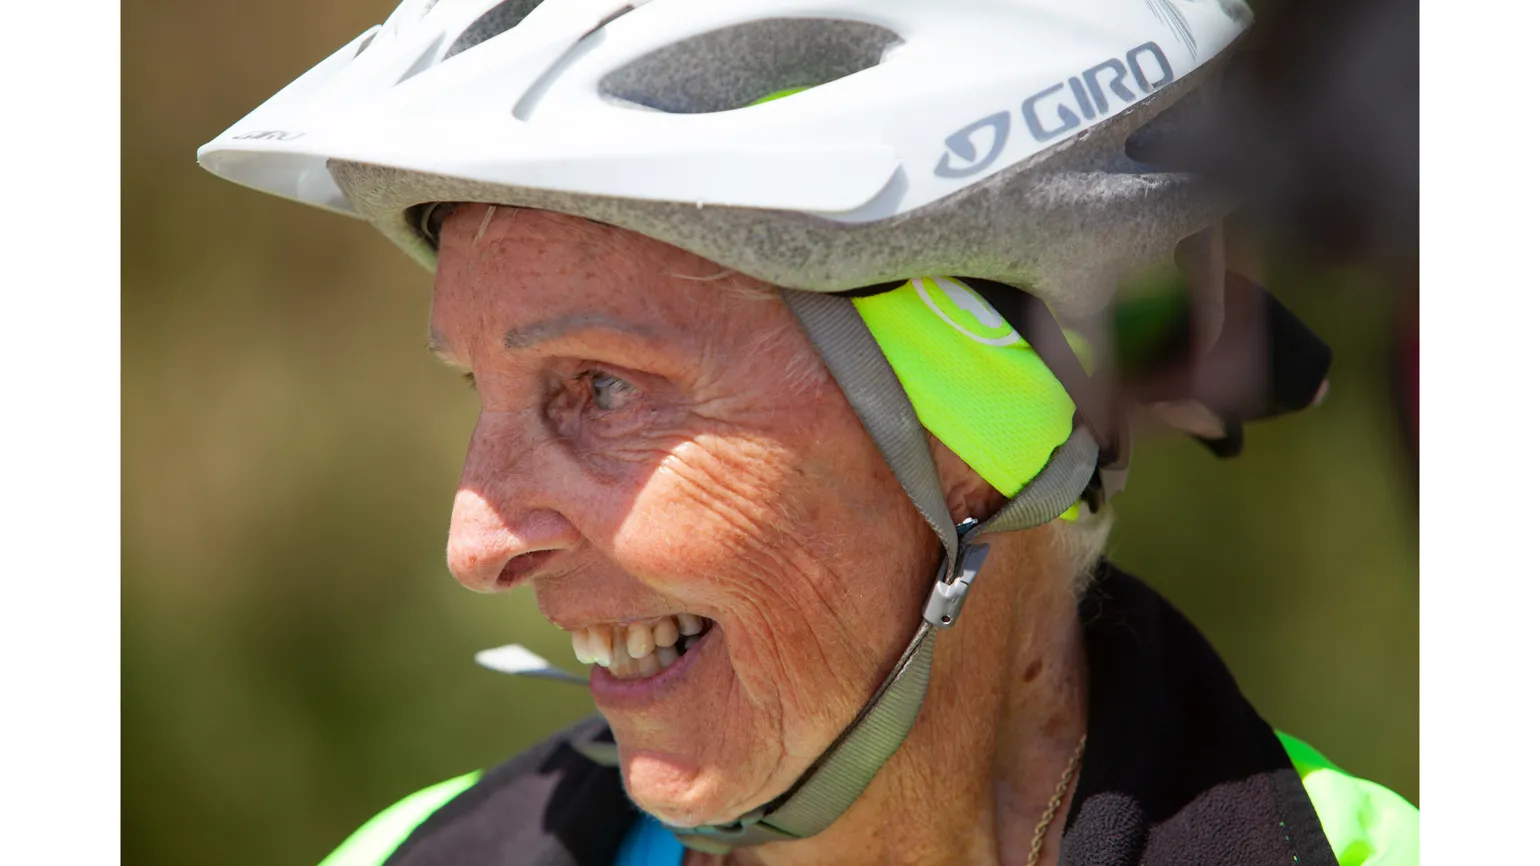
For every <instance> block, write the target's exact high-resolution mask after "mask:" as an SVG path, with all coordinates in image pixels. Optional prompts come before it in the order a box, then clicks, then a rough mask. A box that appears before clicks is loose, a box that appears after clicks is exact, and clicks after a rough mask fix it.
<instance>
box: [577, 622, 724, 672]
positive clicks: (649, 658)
mask: <svg viewBox="0 0 1540 866" xmlns="http://www.w3.org/2000/svg"><path fill="white" fill-rule="evenodd" d="M713 625H714V623H712V621H711V620H709V619H705V618H704V617H699V616H695V615H694V614H688V613H681V614H673V615H670V616H664V617H658V618H657V619H651V620H641V621H638V622H629V623H614V624H611V625H599V626H592V627H589V628H580V629H578V630H576V631H574V632H572V652H573V654H574V655H576V656H577V660H578V661H579V662H581V663H583V664H596V665H599V666H600V667H602V668H604V669H605V670H607V671H609V674H610V676H612V677H614V678H615V679H617V680H636V679H644V678H646V677H650V676H654V675H656V674H659V673H661V672H663V671H664V670H667V669H668V668H669V667H670V666H671V665H674V664H676V663H677V662H678V661H679V659H680V658H681V657H682V656H684V654H685V653H687V652H689V651H690V649H691V647H693V646H695V644H696V643H697V642H699V641H700V640H701V638H703V637H705V636H706V633H707V632H708V631H710V630H711V628H712V626H713Z"/></svg>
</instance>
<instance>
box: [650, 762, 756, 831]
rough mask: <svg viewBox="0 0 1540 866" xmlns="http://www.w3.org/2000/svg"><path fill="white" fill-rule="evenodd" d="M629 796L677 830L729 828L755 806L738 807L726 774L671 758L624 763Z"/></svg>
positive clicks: (655, 816)
mask: <svg viewBox="0 0 1540 866" xmlns="http://www.w3.org/2000/svg"><path fill="white" fill-rule="evenodd" d="M621 770H622V774H623V776H624V778H625V784H626V793H627V794H628V795H629V796H630V798H631V801H632V802H633V803H635V804H636V805H637V806H638V807H639V808H641V809H642V811H644V812H646V813H648V814H649V815H652V816H653V817H654V818H657V819H658V820H660V821H662V822H663V823H665V824H669V825H672V826H675V827H699V826H701V825H703V824H725V823H727V822H729V821H732V820H734V819H736V818H737V817H738V816H739V815H742V814H743V813H744V812H746V811H748V810H749V809H751V808H753V806H742V807H740V806H738V805H737V803H736V801H737V800H738V799H740V798H737V797H733V796H732V795H731V792H729V791H728V790H726V788H727V786H726V784H725V780H724V778H723V775H724V774H721V773H718V772H716V771H713V770H701V769H699V768H698V766H691V767H686V766H685V765H684V763H683V762H682V761H679V760H677V759H671V758H669V757H667V756H659V755H655V754H642V755H636V756H634V757H630V758H629V759H628V760H625V761H623V762H622V763H621Z"/></svg>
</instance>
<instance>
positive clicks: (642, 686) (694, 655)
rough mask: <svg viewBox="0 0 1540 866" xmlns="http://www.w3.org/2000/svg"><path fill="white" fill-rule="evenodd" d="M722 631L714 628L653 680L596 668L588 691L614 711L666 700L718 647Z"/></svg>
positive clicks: (653, 676)
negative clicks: (622, 675)
mask: <svg viewBox="0 0 1540 866" xmlns="http://www.w3.org/2000/svg"><path fill="white" fill-rule="evenodd" d="M721 630H722V629H721V628H720V627H719V626H712V628H711V629H710V630H709V631H707V632H706V633H705V634H704V635H702V636H701V639H700V640H699V641H697V642H696V644H695V645H694V646H693V647H691V648H690V650H689V652H686V653H685V654H684V655H682V656H680V657H679V661H676V662H674V663H673V664H671V665H669V666H668V667H666V668H664V669H663V670H662V671H659V672H658V673H656V674H653V675H652V676H650V677H642V678H640V679H634V680H623V679H620V678H618V677H616V676H615V675H614V674H612V673H610V672H609V671H608V670H606V669H605V668H603V667H601V666H599V665H594V666H593V670H592V671H591V672H590V673H589V675H588V689H589V691H591V692H592V693H593V696H594V702H595V703H597V704H598V705H599V706H600V707H607V708H611V709H638V708H641V707H643V706H645V705H646V704H649V703H652V702H653V701H657V700H660V699H662V698H663V696H664V695H666V694H667V693H669V692H671V691H673V690H674V689H675V688H677V687H678V686H679V684H680V682H681V681H683V680H684V678H685V677H686V676H688V675H689V673H690V670H691V669H692V668H694V667H695V663H696V661H698V660H699V659H700V657H701V656H702V655H704V654H705V653H707V652H710V651H711V649H712V647H714V646H716V642H717V632H720V631H721Z"/></svg>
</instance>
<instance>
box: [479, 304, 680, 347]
mask: <svg viewBox="0 0 1540 866" xmlns="http://www.w3.org/2000/svg"><path fill="white" fill-rule="evenodd" d="M593 328H602V329H605V330H610V331H619V332H621V333H625V334H631V335H633V336H637V337H642V338H644V339H648V340H656V339H657V335H656V334H655V333H654V332H653V331H650V330H648V329H647V328H643V327H641V326H638V325H634V324H632V323H630V322H623V321H621V320H619V319H617V318H615V317H613V316H610V315H607V314H605V313H574V314H571V315H566V316H557V317H556V318H554V319H546V320H545V321H542V322H535V323H533V324H529V325H520V326H517V327H513V328H509V329H508V333H506V334H504V335H503V348H504V349H527V348H529V347H530V346H533V345H535V344H537V343H542V342H545V341H546V340H553V339H555V338H557V337H561V336H565V335H567V334H570V333H572V332H574V331H584V330H589V329H593Z"/></svg>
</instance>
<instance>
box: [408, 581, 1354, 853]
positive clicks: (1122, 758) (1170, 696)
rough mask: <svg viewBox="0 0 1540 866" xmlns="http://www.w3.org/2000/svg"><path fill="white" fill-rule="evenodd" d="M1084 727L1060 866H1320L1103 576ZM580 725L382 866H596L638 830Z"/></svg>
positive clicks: (1252, 757)
mask: <svg viewBox="0 0 1540 866" xmlns="http://www.w3.org/2000/svg"><path fill="white" fill-rule="evenodd" d="M1080 618H1081V622H1082V623H1083V625H1084V628H1085V640H1086V651H1087V656H1088V662H1089V666H1090V716H1089V723H1088V724H1089V730H1088V732H1087V738H1086V752H1085V759H1084V763H1083V765H1082V768H1081V774H1080V781H1079V783H1078V786H1077V787H1076V790H1075V796H1074V799H1073V801H1072V802H1071V803H1070V806H1069V813H1068V823H1067V825H1066V829H1065V831H1064V838H1063V841H1062V842H1061V844H1060V848H1059V863H1060V866H1133V864H1145V866H1162V864H1171V866H1178V864H1180V866H1208V864H1212V866H1253V864H1255V866H1274V864H1276V866H1328V864H1330V866H1335V864H1336V862H1337V861H1336V859H1335V857H1333V855H1332V851H1331V847H1330V845H1329V844H1328V842H1327V839H1326V836H1325V834H1324V832H1323V831H1322V829H1321V824H1320V821H1319V820H1318V819H1317V817H1316V813H1315V810H1314V809H1313V808H1312V806H1311V804H1310V799H1309V797H1308V796H1307V795H1306V793H1305V789H1304V786H1303V785H1302V784H1301V782H1300V777H1299V774H1298V773H1297V772H1296V771H1295V769H1294V767H1293V765H1292V764H1291V762H1290V760H1289V757H1288V755H1287V754H1285V752H1284V750H1283V747H1282V745H1280V743H1279V741H1278V739H1277V737H1276V736H1275V735H1274V733H1273V730H1272V728H1271V727H1270V726H1269V725H1268V724H1267V723H1266V722H1264V721H1263V720H1262V719H1261V717H1260V716H1258V715H1257V713H1256V710H1254V709H1252V707H1251V705H1250V704H1249V703H1247V701H1246V699H1245V697H1243V696H1242V695H1241V693H1240V690H1239V688H1237V686H1236V684H1235V680H1234V679H1233V678H1232V677H1231V676H1230V673H1229V671H1228V670H1226V668H1225V666H1224V663H1223V662H1221V661H1220V660H1219V657H1218V656H1217V655H1216V654H1215V653H1214V650H1213V648H1212V647H1210V646H1209V644H1208V642H1207V641H1206V640H1204V639H1203V636H1202V635H1200V634H1199V633H1198V631H1197V629H1196V628H1194V627H1193V625H1192V623H1190V622H1188V621H1187V619H1186V618H1185V617H1183V616H1182V615H1181V613H1179V612H1178V611H1177V610H1176V609H1175V608H1174V607H1172V606H1171V605H1170V604H1169V603H1168V602H1166V601H1165V600H1164V599H1163V598H1161V597H1160V596H1159V595H1157V594H1156V593H1155V592H1154V590H1152V589H1150V588H1149V587H1148V586H1146V585H1145V584H1144V583H1142V582H1140V581H1139V580H1138V579H1136V578H1134V577H1131V576H1129V575H1127V574H1124V573H1122V572H1121V571H1118V570H1117V569H1116V568H1114V567H1112V566H1111V565H1109V564H1105V563H1104V564H1103V565H1102V567H1101V568H1100V569H1099V570H1098V574H1097V577H1096V580H1095V581H1094V582H1093V583H1092V585H1091V588H1090V589H1089V591H1088V592H1087V593H1086V597H1085V599H1084V601H1082V603H1081V605H1080ZM575 739H576V740H587V741H608V740H609V739H610V737H609V732H608V729H607V728H606V727H605V725H604V722H603V720H602V719H599V718H593V719H590V720H587V721H584V722H581V723H579V724H577V725H575V726H573V727H571V728H569V729H567V730H566V731H563V732H562V733H561V734H558V735H557V736H555V737H553V738H551V739H549V740H547V741H546V742H544V743H542V744H541V745H539V746H536V747H535V748H533V749H531V750H529V751H527V752H525V753H523V754H521V755H519V756H518V757H516V758H514V759H513V760H511V761H509V762H508V763H506V764H503V765H502V766H500V767H498V768H496V769H494V770H491V771H489V772H487V773H486V774H485V775H484V776H483V777H482V778H481V779H480V781H478V782H477V783H476V784H475V785H473V786H472V787H470V788H468V789H467V790H465V791H464V792H463V793H461V794H460V795H459V796H457V797H455V798H454V799H453V800H450V801H449V802H448V803H447V804H445V805H444V806H443V807H442V808H440V809H438V810H437V811H436V812H434V813H433V814H432V815H431V816H429V817H428V818H427V819H426V820H425V821H423V822H422V824H420V825H419V826H418V827H417V829H416V830H415V831H414V832H413V833H412V834H411V835H410V836H408V837H407V839H406V840H405V841H404V842H403V843H402V844H401V845H400V846H399V847H398V848H397V849H396V850H395V853H394V854H392V855H391V856H390V857H389V858H388V859H387V860H386V861H385V862H386V863H387V864H389V866H460V864H465V866H472V864H474V866H526V864H529V866H534V864H540V866H610V864H611V863H612V862H613V861H614V858H615V856H616V853H617V851H618V850H619V848H620V843H621V840H622V839H623V838H624V836H625V834H626V831H627V830H629V829H630V826H631V824H632V822H633V821H635V820H636V819H637V817H638V815H639V813H638V812H637V811H636V808H635V807H634V806H632V805H631V803H630V801H628V800H627V799H626V795H625V792H624V791H623V790H622V788H621V783H620V774H619V772H618V771H617V770H615V769H612V768H607V767H602V766H599V765H598V764H595V763H592V762H590V761H589V760H588V759H586V758H584V757H582V756H581V755H579V754H578V753H577V752H576V751H574V750H573V748H572V746H571V745H569V743H570V742H571V741H573V740H575Z"/></svg>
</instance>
